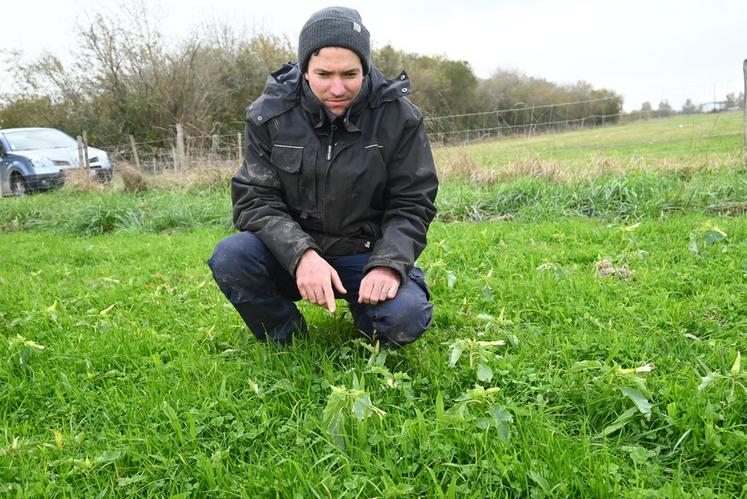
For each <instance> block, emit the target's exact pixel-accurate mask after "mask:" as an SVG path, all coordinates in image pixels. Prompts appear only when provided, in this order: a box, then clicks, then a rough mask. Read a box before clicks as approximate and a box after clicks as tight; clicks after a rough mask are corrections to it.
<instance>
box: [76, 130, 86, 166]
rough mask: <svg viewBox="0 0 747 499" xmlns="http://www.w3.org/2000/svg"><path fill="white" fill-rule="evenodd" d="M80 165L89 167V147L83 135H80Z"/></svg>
mask: <svg viewBox="0 0 747 499" xmlns="http://www.w3.org/2000/svg"><path fill="white" fill-rule="evenodd" d="M78 166H80V167H83V168H88V147H86V143H85V141H84V140H83V137H82V136H81V135H78Z"/></svg>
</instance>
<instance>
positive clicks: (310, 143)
mask: <svg viewBox="0 0 747 499" xmlns="http://www.w3.org/2000/svg"><path fill="white" fill-rule="evenodd" d="M410 90H411V89H410V82H409V80H408V78H407V75H406V74H404V73H402V74H401V75H400V76H398V77H397V78H395V79H393V80H387V79H386V78H384V76H383V75H382V74H381V72H379V70H378V69H376V68H375V67H374V66H373V65H371V63H370V44H369V33H368V30H366V28H365V26H363V23H362V21H361V17H360V15H359V14H358V12H357V11H355V10H353V9H348V8H344V7H329V8H326V9H322V10H320V11H318V12H316V13H314V14H312V16H311V17H310V18H309V20H308V21H307V22H306V24H305V25H304V27H303V29H302V30H301V34H300V36H299V41H298V62H297V63H289V64H286V65H285V66H283V67H282V68H280V69H279V70H277V71H276V72H274V73H272V74H271V75H270V77H269V78H268V79H267V84H266V86H265V90H264V92H263V94H262V96H260V97H259V99H257V100H256V101H255V102H254V103H252V104H251V105H250V106H249V108H248V110H247V119H246V128H245V136H246V151H245V160H244V164H243V165H242V166H241V168H240V169H239V171H238V173H236V175H235V176H234V178H233V180H232V184H231V197H232V200H233V220H234V224H235V225H236V227H237V228H238V229H239V230H240V232H239V233H237V234H234V235H232V236H230V237H227V238H226V239H224V240H223V241H221V242H220V243H219V244H218V245H217V247H216V248H215V252H214V253H213V256H212V257H211V258H210V260H209V262H208V264H209V265H210V268H211V269H212V271H213V276H214V277H215V280H216V282H217V283H218V286H219V287H220V289H221V291H223V293H224V294H225V295H226V297H227V298H228V300H229V301H230V302H231V303H232V304H233V306H234V307H235V308H236V310H237V311H238V313H239V314H240V315H241V317H242V318H243V319H244V322H246V325H247V326H248V327H249V329H250V330H251V331H252V333H253V334H254V336H255V337H256V338H257V339H259V340H270V341H275V342H278V343H290V342H291V340H292V337H293V334H294V333H301V334H303V333H305V332H306V331H307V326H306V322H305V320H304V318H303V316H302V315H301V313H300V312H299V310H298V308H297V307H296V305H295V303H294V302H295V301H298V300H301V299H304V300H307V301H309V302H311V303H313V304H315V305H319V306H322V307H326V308H327V309H328V310H329V311H330V312H334V311H335V308H336V304H335V299H336V298H344V299H345V300H346V301H347V303H348V305H349V308H350V311H351V314H352V316H353V320H354V321H355V324H356V327H357V328H358V329H359V330H360V331H361V332H362V333H364V334H365V335H366V336H367V337H368V338H369V339H371V340H372V341H380V342H381V344H382V346H389V347H396V346H402V345H405V344H407V343H411V342H413V341H415V340H416V339H418V338H419V337H420V336H421V335H422V334H423V333H424V332H425V330H426V329H427V328H428V327H429V326H430V324H431V320H432V316H433V306H432V305H431V304H430V303H429V302H428V300H429V294H428V287H427V285H426V283H425V279H424V277H423V273H422V272H421V271H420V269H418V268H417V267H416V266H415V260H416V259H417V258H418V256H419V255H420V253H421V252H422V251H423V249H424V248H425V245H426V233H427V231H428V226H429V225H430V223H431V220H433V217H434V216H435V213H436V209H435V206H434V201H435V198H436V192H437V189H438V179H437V177H436V170H435V166H434V164H433V157H432V155H431V149H430V145H429V143H428V139H427V137H426V133H425V126H424V124H423V117H422V115H421V113H420V111H419V110H418V109H417V107H415V106H414V105H413V104H412V103H411V102H410V101H409V99H408V98H407V95H409V93H410Z"/></svg>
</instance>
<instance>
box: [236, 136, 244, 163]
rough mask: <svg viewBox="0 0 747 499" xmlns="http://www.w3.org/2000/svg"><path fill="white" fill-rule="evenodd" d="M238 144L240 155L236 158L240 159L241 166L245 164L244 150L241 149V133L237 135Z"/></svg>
mask: <svg viewBox="0 0 747 499" xmlns="http://www.w3.org/2000/svg"><path fill="white" fill-rule="evenodd" d="M236 143H237V144H238V145H239V155H238V156H236V157H237V158H239V165H242V164H243V163H244V150H243V148H242V147H241V132H239V133H237V134H236Z"/></svg>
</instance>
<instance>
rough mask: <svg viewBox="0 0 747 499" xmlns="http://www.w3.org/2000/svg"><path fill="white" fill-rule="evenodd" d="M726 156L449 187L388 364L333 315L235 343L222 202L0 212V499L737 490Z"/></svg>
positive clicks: (746, 290)
mask: <svg viewBox="0 0 747 499" xmlns="http://www.w3.org/2000/svg"><path fill="white" fill-rule="evenodd" d="M678 119H679V118H678ZM725 121H728V120H722V125H723V127H724V128H723V129H721V128H719V130H721V131H720V132H717V133H723V134H727V135H728V134H729V133H732V132H733V130H732V128H729V127H731V126H732V125H727V124H724V123H723V122H725ZM722 125H719V126H722ZM629 126H631V127H633V125H629ZM640 126H653V125H650V124H641V125H640ZM734 126H736V125H734ZM676 129H677V130H680V128H679V126H677V127H676ZM605 130H614V129H612V128H610V129H605ZM584 133H586V134H589V137H590V139H589V140H590V142H589V143H591V142H593V143H597V140H598V139H597V138H594V139H593V140H592V139H591V135H592V134H595V133H601V132H599V131H595V130H591V131H586V132H572V133H570V134H563V135H568V137H567V138H566V139H567V140H568V144H570V143H572V142H574V141H580V142H579V143H583V134H584ZM630 133H634V132H630ZM640 133H643V132H640ZM646 133H648V132H645V133H643V135H645V134H646ZM566 139H564V138H563V136H561V135H559V136H553V137H547V138H546V140H554V141H556V142H557V143H558V144H560V143H562V141H564V140H566ZM515 140H516V141H526V139H515ZM511 142H513V141H511ZM510 145H511V144H502V143H498V144H493V145H492V146H491V144H488V143H486V144H479V145H476V146H472V147H473V148H474V149H472V148H470V149H469V150H468V154H469V155H470V156H469V157H470V160H471V161H472V163H473V164H472V165H470V168H475V167H477V168H480V167H481V165H483V163H485V165H486V166H485V168H487V169H490V168H496V169H499V170H500V169H501V168H504V166H505V165H506V164H509V166H508V167H507V168H510V164H515V162H516V161H518V160H517V159H516V158H514V160H510V159H506V160H505V162H504V161H503V160H498V159H496V160H495V163H494V164H492V166H491V164H490V162H489V161H488V160H487V159H485V160H481V159H480V158H481V155H483V154H484V155H487V156H486V157H488V156H489V154H490V152H489V148H491V147H492V148H493V149H497V148H501V147H509V146H510ZM563 147H564V146H563ZM568 147H570V146H568ZM589 147H591V146H589ZM739 147H741V145H737V144H736V142H735V143H734V144H733V147H730V148H724V150H720V149H719V150H714V151H712V152H710V153H707V155H708V157H707V158H705V157H700V159H697V158H696V159H693V162H692V163H687V164H686V165H684V166H682V167H676V164H677V161H679V160H678V159H677V157H675V156H673V155H667V153H662V155H661V158H664V159H663V160H662V161H663V162H666V164H667V166H665V167H663V168H641V169H633V171H631V172H630V173H629V174H627V175H620V174H619V172H611V171H605V172H596V174H595V175H591V176H588V177H584V178H573V179H572V178H570V177H569V178H562V179H561V178H558V177H556V176H541V175H534V176H526V175H519V174H512V175H509V176H506V177H505V178H503V179H502V180H501V181H496V180H495V179H494V180H493V181H490V182H477V181H476V180H475V179H472V180H470V179H469V178H466V177H469V175H467V176H465V177H460V176H459V175H455V176H454V177H449V178H446V180H445V182H444V184H443V187H442V190H441V192H440V194H439V200H438V204H439V209H440V213H439V217H438V219H437V220H436V221H435V222H434V224H433V226H432V230H431V232H430V233H429V240H430V244H429V246H428V248H427V249H426V251H425V253H424V254H423V255H422V257H421V259H420V261H419V264H420V266H421V267H422V268H423V269H424V270H425V272H426V276H427V278H428V280H429V283H430V287H431V294H432V301H433V303H434V306H435V316H434V325H433V327H432V329H431V330H429V331H428V332H427V333H426V335H425V336H424V337H423V338H422V339H421V340H419V341H418V342H416V343H414V344H413V345H410V346H408V347H407V348H404V349H402V350H396V351H380V350H378V349H377V348H375V347H372V346H370V345H368V344H366V343H364V342H363V341H361V339H360V338H359V336H358V334H357V332H356V331H355V329H354V327H353V326H352V322H351V321H350V318H349V314H348V312H347V311H346V308H345V307H344V306H341V307H339V309H338V311H337V312H336V313H335V314H329V313H327V312H326V311H325V310H323V309H320V308H317V307H314V306H311V305H308V304H301V305H300V306H301V308H302V310H303V312H304V313H305V315H306V316H307V319H308V322H309V323H310V325H311V331H310V334H309V335H308V336H307V337H305V338H300V339H298V340H297V341H295V342H294V344H293V345H292V346H289V347H277V346H272V345H266V344H260V343H257V342H256V341H254V339H253V338H251V337H250V335H248V334H247V332H246V331H245V329H244V326H243V323H242V322H241V320H240V319H239V317H238V315H236V314H235V312H234V311H233V310H232V308H231V307H230V305H229V304H228V303H227V302H226V301H225V299H224V298H223V296H222V295H221V294H220V292H219V290H218V289H217V287H216V286H215V284H214V283H213V281H212V278H211V276H210V273H209V270H208V268H207V266H206V264H205V261H206V260H207V258H208V257H209V256H210V253H211V251H212V249H213V247H214V245H215V244H216V243H217V242H218V241H219V240H220V239H221V238H223V237H225V236H226V235H228V234H230V232H231V228H230V203H229V200H228V192H227V189H226V188H225V186H222V187H213V188H207V189H200V190H194V189H193V190H189V189H173V190H161V189H153V190H150V191H147V192H144V193H137V194H134V193H128V192H122V191H119V190H114V192H83V193H81V192H75V191H69V190H62V191H59V192H54V193H48V194H44V195H35V196H27V197H24V198H18V199H3V200H0V332H2V335H1V336H2V337H0V418H1V419H2V422H3V424H2V431H0V496H2V497H129V496H147V497H453V498H457V497H459V498H462V497H530V496H531V497H574V496H582V497H703V498H706V497H745V496H747V485H745V484H747V453H746V452H745V448H747V419H746V418H745V414H747V367H745V362H747V361H744V359H742V354H744V353H745V352H747V335H746V334H745V333H746V332H747V286H746V284H747V263H745V262H747V218H746V217H745V216H744V214H743V212H744V208H745V201H746V200H747V170H746V169H745V168H744V165H743V163H741V162H739V161H737V160H736V159H735V158H736V157H737V156H738V153H739ZM437 154H449V152H448V151H443V150H439V151H438V152H437ZM460 154H462V153H461V152H460ZM495 154H499V153H497V152H496V153H495ZM597 154H598V153H597V152H594V153H593V154H591V153H590V154H589V155H588V156H587V159H586V161H587V162H588V163H589V164H591V163H594V162H599V161H600V157H599V156H598V155H597ZM676 154H679V152H677V153H676ZM537 155H538V156H540V157H538V158H537V159H536V161H537V162H538V163H537V164H539V165H542V164H543V162H546V161H553V160H552V159H551V158H542V157H541V155H540V153H537ZM625 156H626V153H621V154H620V157H625ZM610 157H612V156H610ZM613 159H614V158H613ZM603 160H604V158H602V161H603ZM533 161H535V160H533ZM574 161H576V162H577V163H575V164H577V165H579V167H583V163H584V159H583V157H581V156H579V157H578V158H576V159H574ZM651 161H652V164H654V163H656V162H655V161H653V160H651ZM683 161H684V160H683ZM688 161H689V160H688ZM698 162H699V163H698ZM695 163H698V164H697V165H696V164H695ZM657 164H661V163H657ZM672 165H675V167H672ZM556 166H557V169H556V170H555V171H560V170H562V168H563V167H564V165H563V164H559V165H556ZM566 166H568V165H566ZM569 167H573V165H570V166H569ZM457 170H458V168H457ZM455 171H456V170H455ZM341 304H342V303H341Z"/></svg>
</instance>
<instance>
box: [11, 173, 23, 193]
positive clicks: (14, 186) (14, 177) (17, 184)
mask: <svg viewBox="0 0 747 499" xmlns="http://www.w3.org/2000/svg"><path fill="white" fill-rule="evenodd" d="M10 192H11V194H13V195H15V196H23V195H24V194H26V181H25V180H24V179H23V175H21V174H20V173H17V172H16V173H12V174H11V175H10Z"/></svg>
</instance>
